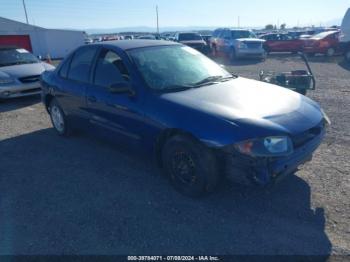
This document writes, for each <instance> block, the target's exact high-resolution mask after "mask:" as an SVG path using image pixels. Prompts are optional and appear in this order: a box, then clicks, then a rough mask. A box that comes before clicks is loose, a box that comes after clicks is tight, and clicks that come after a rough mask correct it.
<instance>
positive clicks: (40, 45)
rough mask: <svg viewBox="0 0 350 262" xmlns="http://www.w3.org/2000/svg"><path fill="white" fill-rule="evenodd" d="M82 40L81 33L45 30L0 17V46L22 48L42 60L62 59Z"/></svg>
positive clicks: (82, 33)
mask: <svg viewBox="0 0 350 262" xmlns="http://www.w3.org/2000/svg"><path fill="white" fill-rule="evenodd" d="M84 39H85V34H84V32H82V31H73V30H59V29H45V28H42V27H38V26H33V25H28V24H24V23H21V22H17V21H14V20H10V19H6V18H2V17H0V45H16V46H19V47H23V48H25V49H28V50H29V51H31V52H32V53H33V54H34V55H36V56H42V57H43V58H46V57H47V55H50V57H51V58H63V57H65V56H66V55H67V54H68V53H69V52H70V51H72V50H73V49H74V48H76V47H78V46H81V45H83V44H84Z"/></svg>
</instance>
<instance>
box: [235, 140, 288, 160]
mask: <svg viewBox="0 0 350 262" xmlns="http://www.w3.org/2000/svg"><path fill="white" fill-rule="evenodd" d="M234 148H235V149H236V150H237V151H238V152H240V153H242V154H245V155H249V156H253V157H274V156H276V157H277V156H288V155H290V154H292V153H293V144H292V141H291V139H290V138H289V137H287V136H271V137H265V138H259V139H251V140H247V141H243V142H240V143H237V144H235V145H234Z"/></svg>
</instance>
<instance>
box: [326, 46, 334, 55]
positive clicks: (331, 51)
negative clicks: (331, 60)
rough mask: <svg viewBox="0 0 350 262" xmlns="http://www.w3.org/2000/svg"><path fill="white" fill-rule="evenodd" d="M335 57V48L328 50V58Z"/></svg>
mask: <svg viewBox="0 0 350 262" xmlns="http://www.w3.org/2000/svg"><path fill="white" fill-rule="evenodd" d="M334 55H335V49H334V48H332V47H331V48H328V49H327V52H326V56H328V57H332V56H334Z"/></svg>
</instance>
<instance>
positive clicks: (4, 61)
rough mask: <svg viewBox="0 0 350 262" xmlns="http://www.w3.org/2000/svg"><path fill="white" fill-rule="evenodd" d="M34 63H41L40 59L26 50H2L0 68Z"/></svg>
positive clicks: (0, 51) (0, 52) (0, 50)
mask: <svg viewBox="0 0 350 262" xmlns="http://www.w3.org/2000/svg"><path fill="white" fill-rule="evenodd" d="M34 63H39V59H37V58H36V57H35V56H34V55H32V54H31V53H29V52H28V51H27V50H25V49H21V48H18V49H15V48H13V49H0V67H1V66H11V65H21V64H34Z"/></svg>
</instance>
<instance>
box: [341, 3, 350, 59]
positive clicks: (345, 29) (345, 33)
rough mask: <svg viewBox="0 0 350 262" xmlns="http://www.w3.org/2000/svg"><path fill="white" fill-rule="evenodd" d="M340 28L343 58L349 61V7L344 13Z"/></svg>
mask: <svg viewBox="0 0 350 262" xmlns="http://www.w3.org/2000/svg"><path fill="white" fill-rule="evenodd" d="M340 29H341V32H342V36H341V38H340V45H341V46H342V47H343V48H345V49H344V54H345V59H346V60H347V61H349V62H350V8H349V9H348V11H347V12H346V13H345V16H344V18H343V22H342V24H341V28H340Z"/></svg>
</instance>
